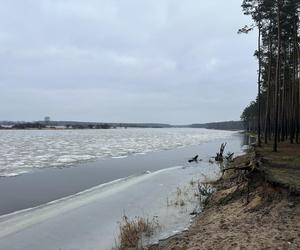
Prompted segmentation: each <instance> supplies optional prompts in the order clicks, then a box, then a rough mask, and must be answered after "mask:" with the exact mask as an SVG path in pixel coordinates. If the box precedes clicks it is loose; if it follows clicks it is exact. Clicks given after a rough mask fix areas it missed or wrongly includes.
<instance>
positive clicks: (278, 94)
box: [239, 0, 300, 151]
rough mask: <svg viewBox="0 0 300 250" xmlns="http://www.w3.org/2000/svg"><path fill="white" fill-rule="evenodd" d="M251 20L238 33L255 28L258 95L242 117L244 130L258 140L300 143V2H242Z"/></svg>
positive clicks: (276, 144) (274, 142) (266, 0)
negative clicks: (253, 132) (251, 133)
mask: <svg viewBox="0 0 300 250" xmlns="http://www.w3.org/2000/svg"><path fill="white" fill-rule="evenodd" d="M242 8H243V11H244V14H245V15H250V16H251V17H252V19H253V21H254V24H253V25H251V26H245V27H244V28H242V29H240V30H239V33H248V32H250V31H251V30H253V29H254V28H257V29H258V48H257V50H256V51H255V56H256V57H257V59H258V94H257V98H256V100H255V101H253V102H251V103H250V104H249V105H248V106H247V107H246V108H245V110H244V112H243V114H242V115H241V119H242V121H243V122H244V124H245V127H246V128H247V129H248V130H250V131H255V132H257V134H258V145H259V146H260V144H261V140H262V139H263V140H264V142H265V143H268V142H269V141H272V142H273V150H274V151H277V147H278V143H279V142H281V141H285V140H289V141H290V142H291V143H294V142H296V143H299V124H300V122H299V84H300V82H299V67H300V64H299V63H300V49H299V48H300V46H299V8H300V1H299V0H244V1H243V3H242Z"/></svg>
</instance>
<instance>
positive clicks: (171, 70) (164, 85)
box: [0, 0, 257, 124]
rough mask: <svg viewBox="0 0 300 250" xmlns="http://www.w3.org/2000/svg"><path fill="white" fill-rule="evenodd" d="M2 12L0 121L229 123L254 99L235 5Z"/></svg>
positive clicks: (22, 6) (32, 3) (94, 3)
mask: <svg viewBox="0 0 300 250" xmlns="http://www.w3.org/2000/svg"><path fill="white" fill-rule="evenodd" d="M0 3H1V5H0V6H1V8H0V87H1V92H0V120H28V121H31V120H39V119H43V117H44V116H46V115H49V116H51V118H52V119H53V120H80V121H105V122H163V123H172V124H187V123H200V122H209V121H222V120H237V119H239V116H240V113H241V112H242V109H243V108H244V106H245V105H247V104H248V103H249V102H250V101H251V100H252V99H253V98H254V97H255V95H256V84H255V82H256V70H257V69H256V62H255V59H254V57H253V51H254V50H255V46H256V38H255V33H253V34H249V35H237V30H238V28H240V27H242V26H243V25H244V24H247V23H248V24H249V22H250V20H249V18H247V17H244V16H243V15H242V12H241V7H240V5H241V0H227V1H224V0H209V1H208V0H207V1H204V0H200V1H199V0H186V1H182V0H22V1H20V0H0Z"/></svg>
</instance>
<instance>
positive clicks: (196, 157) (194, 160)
mask: <svg viewBox="0 0 300 250" xmlns="http://www.w3.org/2000/svg"><path fill="white" fill-rule="evenodd" d="M198 157H199V155H196V156H195V157H193V158H192V159H190V160H189V163H191V162H198Z"/></svg>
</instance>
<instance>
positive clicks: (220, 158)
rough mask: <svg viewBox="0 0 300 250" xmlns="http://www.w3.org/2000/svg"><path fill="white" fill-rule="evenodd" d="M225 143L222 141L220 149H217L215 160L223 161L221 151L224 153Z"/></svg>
mask: <svg viewBox="0 0 300 250" xmlns="http://www.w3.org/2000/svg"><path fill="white" fill-rule="evenodd" d="M226 145H227V143H222V144H221V147H220V151H219V153H217V156H216V157H215V160H216V161H218V162H222V161H223V153H224V150H225V147H226Z"/></svg>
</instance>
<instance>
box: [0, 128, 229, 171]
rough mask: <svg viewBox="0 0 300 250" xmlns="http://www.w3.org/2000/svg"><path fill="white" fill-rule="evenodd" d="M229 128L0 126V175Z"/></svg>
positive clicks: (147, 148) (181, 142)
mask: <svg viewBox="0 0 300 250" xmlns="http://www.w3.org/2000/svg"><path fill="white" fill-rule="evenodd" d="M232 133H233V132H230V131H219V130H206V129H189V128H172V129H150V128H149V129H109V130H57V131H56V130H1V131H0V143H1V145H2V146H1V147H0V155H1V157H2V158H1V160H0V176H12V175H17V174H20V173H24V172H28V171H31V170H32V169H34V168H45V167H57V166H67V165H71V164H76V163H78V162H82V161H89V160H94V159H99V158H112V157H113V158H123V157H127V156H128V155H130V154H145V153H147V152H151V151H159V150H168V149H173V148H178V147H183V146H188V145H197V144H200V143H203V142H207V141H210V140H214V139H221V138H227V137H228V136H230V135H232Z"/></svg>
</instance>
